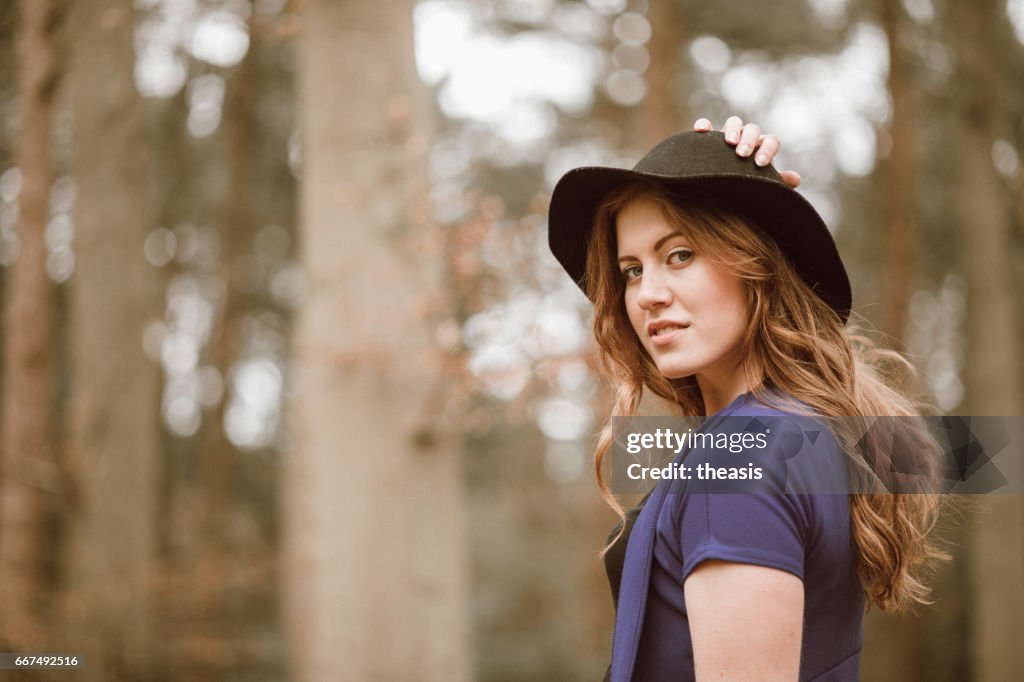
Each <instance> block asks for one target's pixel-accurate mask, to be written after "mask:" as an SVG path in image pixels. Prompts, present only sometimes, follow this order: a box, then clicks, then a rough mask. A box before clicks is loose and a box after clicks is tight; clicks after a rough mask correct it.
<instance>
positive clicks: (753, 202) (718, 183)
mask: <svg viewBox="0 0 1024 682" xmlns="http://www.w3.org/2000/svg"><path fill="white" fill-rule="evenodd" d="M637 179H644V180H648V181H654V182H657V183H659V184H662V185H665V186H666V187H667V188H668V189H670V190H671V189H683V188H692V189H698V190H700V191H701V192H703V193H705V194H708V195H711V196H712V197H714V198H716V199H718V200H719V201H722V202H723V203H724V204H725V205H726V206H728V207H729V208H730V209H732V210H733V211H735V212H736V213H737V214H739V215H741V216H743V217H744V218H746V219H748V220H750V221H751V222H752V223H754V224H755V225H756V226H757V227H759V228H760V229H761V230H762V231H763V232H764V233H765V234H767V235H768V236H770V237H771V238H772V239H774V240H775V241H776V242H777V243H778V245H779V247H780V248H781V249H782V252H783V253H784V254H785V255H786V257H787V258H789V261H790V262H791V263H792V264H793V266H794V268H795V269H796V271H797V273H798V274H799V275H800V277H801V278H803V280H804V281H805V282H806V283H807V284H808V286H810V287H811V289H813V290H814V291H815V293H817V294H818V296H820V297H821V298H822V300H824V301H825V302H826V303H827V304H828V305H829V306H831V308H832V309H833V310H835V311H836V313H838V314H839V317H840V318H841V319H842V320H843V322H844V323H845V322H846V320H847V319H848V318H849V317H850V306H851V304H852V294H851V293H850V280H849V278H848V277H847V275H846V268H845V267H843V261H842V260H841V259H840V258H839V252H838V251H837V250H836V243H835V241H833V239H832V235H831V234H830V233H829V231H828V228H827V227H826V226H825V221H823V220H822V219H821V216H819V215H818V212H817V211H815V210H814V207H813V206H811V203H810V202H809V201H807V199H805V198H804V197H803V196H801V195H800V194H799V193H798V192H797V191H796V190H794V189H793V188H791V187H789V186H788V185H787V184H786V183H785V182H783V181H782V178H781V177H780V176H779V173H778V172H777V171H776V170H775V169H774V168H772V166H771V165H768V166H763V167H761V166H757V165H756V164H755V163H754V160H753V155H751V156H750V157H747V158H743V157H741V156H738V155H737V154H736V151H735V149H734V148H733V147H731V146H729V145H728V144H726V142H725V136H724V135H723V134H722V133H720V132H714V131H709V132H696V131H688V132H683V133H678V134H676V135H673V136H671V137H669V138H667V139H665V140H662V141H661V142H659V143H658V144H657V145H656V146H655V147H654V149H652V150H651V151H649V152H648V153H647V155H646V156H644V158H642V159H640V161H639V162H638V163H637V164H636V165H635V166H633V169H632V170H628V169H625V168H606V167H601V166H585V167H582V168H573V169H572V170H570V171H569V172H568V173H566V174H565V175H563V176H562V178H561V180H559V181H558V184H556V185H555V191H554V193H553V194H552V196H551V208H550V211H549V213H548V243H549V244H550V246H551V251H552V253H554V254H555V258H557V259H558V262H559V263H561V264H562V267H564V268H565V270H566V272H568V273H569V275H570V276H571V277H572V278H573V279H574V280H575V281H576V283H577V284H578V285H579V286H580V288H583V275H584V272H585V270H586V262H587V243H588V241H589V237H590V231H591V230H592V229H593V225H594V216H595V213H596V212H597V207H598V206H599V205H600V203H601V202H602V201H603V200H604V198H605V197H607V196H608V195H609V194H610V193H611V192H612V191H614V190H615V189H617V188H618V187H621V186H622V185H624V184H627V183H629V182H630V181H633V180H637ZM584 291H586V289H584Z"/></svg>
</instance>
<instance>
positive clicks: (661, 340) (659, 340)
mask: <svg viewBox="0 0 1024 682" xmlns="http://www.w3.org/2000/svg"><path fill="white" fill-rule="evenodd" d="M686 329H687V328H686V327H678V328H676V329H673V330H671V331H663V332H661V333H660V334H652V335H651V336H650V337H649V338H650V339H651V345H652V346H667V345H669V344H670V343H673V342H674V341H675V340H676V339H678V338H679V337H680V336H682V334H683V332H685V331H686Z"/></svg>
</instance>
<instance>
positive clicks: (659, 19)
mask: <svg viewBox="0 0 1024 682" xmlns="http://www.w3.org/2000/svg"><path fill="white" fill-rule="evenodd" d="M682 12H683V10H682V8H681V7H680V6H679V5H678V4H677V3H675V2H655V3H652V4H651V7H650V10H649V15H650V16H649V19H650V22H651V28H652V32H651V42H650V45H649V46H648V47H649V50H648V53H649V54H650V56H651V64H650V66H649V67H648V69H647V96H646V97H645V98H644V101H643V103H641V104H640V107H641V115H640V119H641V121H642V126H641V130H640V146H641V148H643V149H645V150H646V149H650V148H651V147H653V146H654V145H656V144H658V143H659V142H661V141H662V140H663V139H665V138H666V137H668V136H669V135H671V134H673V133H678V132H680V131H681V130H688V129H689V126H690V124H692V123H693V121H682V120H681V119H682V116H681V111H680V108H679V102H678V101H677V96H678V93H679V88H677V87H676V86H677V84H678V82H679V81H678V79H677V77H676V76H677V73H678V70H679V52H680V50H682V49H683V42H684V40H685V36H686V33H685V31H684V30H683V21H682V18H681V16H680V15H681V14H682Z"/></svg>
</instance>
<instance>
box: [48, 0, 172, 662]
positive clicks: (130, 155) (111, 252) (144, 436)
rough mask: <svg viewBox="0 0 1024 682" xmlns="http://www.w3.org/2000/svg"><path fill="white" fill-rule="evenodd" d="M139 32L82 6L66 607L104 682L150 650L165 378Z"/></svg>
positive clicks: (118, 13) (76, 36) (77, 19)
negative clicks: (147, 249)
mask: <svg viewBox="0 0 1024 682" xmlns="http://www.w3.org/2000/svg"><path fill="white" fill-rule="evenodd" d="M133 28H134V25H133V17H132V3H131V2H130V0H118V1H117V2H113V3H111V2H98V1H96V0H93V1H85V2H78V3H75V5H74V9H73V15H72V22H71V31H72V55H73V58H72V60H71V67H70V72H69V77H70V81H71V102H72V114H73V125H74V128H73V132H74V135H73V152H72V161H71V164H72V173H73V177H74V180H75V187H76V200H75V210H74V222H75V229H76V236H75V250H76V262H77V265H76V270H75V274H74V276H73V278H72V280H71V287H72V295H71V309H70V318H71V324H70V329H71V333H72V335H73V338H72V341H71V397H70V418H71V429H70V439H69V453H70V455H72V459H70V461H71V463H72V464H73V468H72V471H73V473H74V475H75V477H76V479H77V483H78V485H79V491H80V497H79V503H80V508H79V509H77V514H76V515H75V518H74V523H73V524H72V526H71V535H70V555H69V560H68V572H69V575H68V583H69V591H68V599H67V605H68V623H69V628H70V629H71V633H72V634H71V636H72V637H73V638H74V641H75V643H76V646H77V647H79V649H78V650H80V651H83V652H85V653H86V657H87V659H88V662H89V664H88V667H87V669H86V671H85V674H86V675H87V677H88V679H96V680H104V679H114V678H115V677H119V676H136V677H138V676H140V675H141V674H142V671H144V670H145V669H146V668H147V666H149V665H150V664H151V662H152V661H151V659H150V657H151V656H152V651H153V646H154V638H153V609H152V608H151V607H152V603H151V584H152V580H153V577H154V571H155V564H154V559H155V551H156V515H155V512H156V493H157V480H156V479H157V467H158V452H157V443H158V440H159V422H158V419H159V418H158V414H159V412H158V409H159V408H158V406H159V382H158V370H157V368H156V367H155V366H154V365H153V364H152V363H151V362H149V361H148V360H147V359H146V357H145V355H144V354H143V349H142V343H141V340H142V331H143V328H144V325H145V323H146V321H147V319H148V318H149V317H153V316H156V315H157V314H158V311H159V309H160V307H159V297H158V293H159V292H158V290H157V286H156V284H157V273H156V272H155V271H154V270H153V269H152V268H151V267H150V266H149V265H148V264H147V263H146V261H145V260H144V259H143V256H142V254H143V242H144V240H145V237H146V233H147V231H148V230H149V229H151V228H152V227H153V225H152V224H151V223H152V212H151V204H150V202H149V200H148V194H149V182H148V170H149V169H148V167H147V157H146V154H145V151H144V150H145V148H146V146H145V145H146V140H145V133H144V127H143V121H142V110H141V102H140V100H139V96H138V94H137V92H136V90H135V84H134V78H133V64H134V50H133V33H134V31H133ZM67 646H70V640H69V644H68V645H67Z"/></svg>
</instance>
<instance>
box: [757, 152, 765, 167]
mask: <svg viewBox="0 0 1024 682" xmlns="http://www.w3.org/2000/svg"><path fill="white" fill-rule="evenodd" d="M754 163H756V164H757V165H758V166H767V165H768V155H767V154H758V155H757V158H756V159H754Z"/></svg>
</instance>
